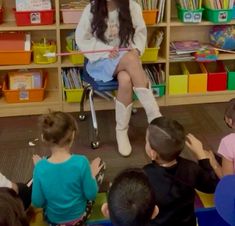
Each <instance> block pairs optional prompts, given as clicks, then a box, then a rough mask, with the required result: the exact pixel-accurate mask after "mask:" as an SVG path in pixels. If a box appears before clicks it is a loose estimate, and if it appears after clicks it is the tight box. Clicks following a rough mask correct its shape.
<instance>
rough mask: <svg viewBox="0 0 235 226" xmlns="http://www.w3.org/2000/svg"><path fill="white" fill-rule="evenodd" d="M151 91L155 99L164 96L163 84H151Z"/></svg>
mask: <svg viewBox="0 0 235 226" xmlns="http://www.w3.org/2000/svg"><path fill="white" fill-rule="evenodd" d="M152 91H153V95H154V96H155V97H162V96H164V95H165V84H152Z"/></svg>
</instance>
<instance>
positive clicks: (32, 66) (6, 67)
mask: <svg viewBox="0 0 235 226" xmlns="http://www.w3.org/2000/svg"><path fill="white" fill-rule="evenodd" d="M58 66H59V64H58V63H54V64H35V63H31V64H27V65H5V66H0V70H16V69H31V68H32V69H34V68H57V67H58Z"/></svg>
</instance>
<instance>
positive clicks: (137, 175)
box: [102, 169, 159, 226]
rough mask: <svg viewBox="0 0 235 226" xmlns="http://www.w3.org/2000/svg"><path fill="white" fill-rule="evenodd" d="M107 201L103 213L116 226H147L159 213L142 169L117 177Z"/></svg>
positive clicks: (132, 170)
mask: <svg viewBox="0 0 235 226" xmlns="http://www.w3.org/2000/svg"><path fill="white" fill-rule="evenodd" d="M107 200H108V203H104V204H103V206H102V212H103V214H104V216H105V217H109V218H110V220H111V221H112V224H113V225H114V226H146V225H148V223H149V221H150V219H151V218H152V219H153V218H155V217H156V215H157V214H158V212H159V210H158V207H157V206H156V204H155V197H154V192H153V190H152V188H151V185H150V183H149V181H148V178H147V176H146V175H145V173H144V172H143V171H142V170H141V169H127V170H125V171H123V172H121V173H120V174H119V175H118V176H116V178H115V179H114V181H113V184H112V186H111V188H110V191H109V193H108V199H107Z"/></svg>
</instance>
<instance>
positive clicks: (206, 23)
mask: <svg viewBox="0 0 235 226" xmlns="http://www.w3.org/2000/svg"><path fill="white" fill-rule="evenodd" d="M224 24H226V25H227V24H229V25H234V24H235V20H232V21H231V22H229V23H219V24H215V23H212V22H210V21H202V22H201V23H183V22H181V21H179V19H177V18H173V19H171V22H170V26H171V27H187V26H190V27H192V26H213V25H224Z"/></svg>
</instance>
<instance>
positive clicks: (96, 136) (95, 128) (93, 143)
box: [88, 87, 100, 149]
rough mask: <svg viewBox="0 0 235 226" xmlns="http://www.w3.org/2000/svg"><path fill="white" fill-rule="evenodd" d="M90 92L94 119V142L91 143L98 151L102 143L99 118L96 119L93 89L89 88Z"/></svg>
mask: <svg viewBox="0 0 235 226" xmlns="http://www.w3.org/2000/svg"><path fill="white" fill-rule="evenodd" d="M88 90H89V103H90V109H91V117H92V125H93V129H94V131H93V132H94V140H93V141H92V142H91V147H92V148H93V149H96V148H98V147H99V146H100V141H99V132H98V123H97V118H96V112H95V107H94V100H93V94H94V92H93V89H92V87H88Z"/></svg>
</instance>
